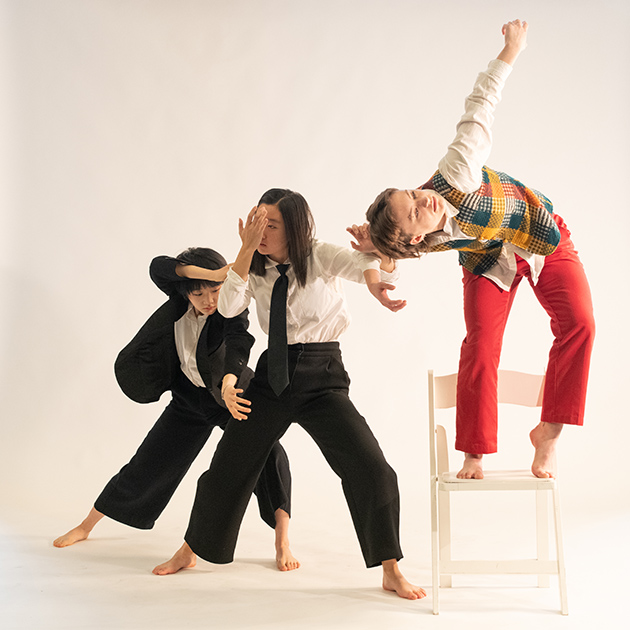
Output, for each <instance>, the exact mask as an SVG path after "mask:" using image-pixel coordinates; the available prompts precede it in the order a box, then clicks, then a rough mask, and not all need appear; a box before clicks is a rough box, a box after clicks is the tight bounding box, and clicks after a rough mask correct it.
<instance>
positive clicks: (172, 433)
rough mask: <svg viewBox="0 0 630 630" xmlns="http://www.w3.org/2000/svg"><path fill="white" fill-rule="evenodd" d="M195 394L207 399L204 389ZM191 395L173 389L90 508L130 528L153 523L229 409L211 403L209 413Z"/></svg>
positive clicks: (145, 526) (142, 527) (222, 421)
mask: <svg viewBox="0 0 630 630" xmlns="http://www.w3.org/2000/svg"><path fill="white" fill-rule="evenodd" d="M190 387H194V386H193V385H192V384H191V385H190ZM198 389H199V388H195V390H198ZM193 395H196V396H199V397H204V398H208V397H209V394H208V392H206V391H205V390H201V391H198V392H194V393H193ZM189 397H190V396H189V395H188V394H187V396H186V397H184V396H182V395H181V394H179V393H178V392H177V391H175V392H173V400H172V401H171V403H170V404H169V405H168V406H167V407H166V409H165V410H164V412H163V413H162V415H161V416H160V418H159V419H158V421H157V422H156V423H155V425H154V426H153V428H152V429H151V430H150V431H149V433H148V434H147V436H146V438H145V439H144V441H143V442H142V444H141V445H140V447H139V448H138V450H137V452H136V454H135V455H134V456H133V457H132V458H131V460H130V461H129V463H128V464H126V465H125V466H123V468H122V469H121V470H120V472H119V473H118V474H117V475H115V476H114V477H113V478H112V479H111V480H110V481H109V483H108V484H107V485H106V486H105V488H104V489H103V491H102V492H101V494H100V496H99V497H98V498H97V500H96V502H95V504H94V506H95V508H96V509H97V510H98V511H99V512H102V513H103V514H105V515H106V516H108V517H110V518H112V519H114V520H116V521H119V522H121V523H124V524H125V525H129V526H131V527H137V528H139V529H151V528H152V527H153V525H154V524H155V520H156V519H157V518H158V517H159V516H160V514H161V513H162V511H163V510H164V508H165V507H166V505H167V504H168V502H169V501H170V499H171V497H172V496H173V493H174V492H175V490H176V489H177V487H178V486H179V484H180V482H181V481H182V479H183V478H184V476H185V475H186V473H187V472H188V469H189V468H190V466H191V465H192V463H193V461H194V460H195V458H196V457H197V455H198V454H199V452H200V451H201V449H202V448H203V446H204V445H205V444H206V442H207V441H208V438H209V436H210V433H211V432H212V429H213V428H214V426H216V425H217V424H221V423H224V422H225V420H226V417H225V414H227V411H225V410H224V409H223V408H222V407H219V406H218V405H217V404H216V403H214V401H213V402H212V403H210V405H211V406H212V409H211V410H210V412H209V413H202V410H201V409H200V407H199V405H197V404H196V402H197V401H195V400H192V401H191V400H189V399H188V398H189ZM208 416H211V417H208Z"/></svg>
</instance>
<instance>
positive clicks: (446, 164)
mask: <svg viewBox="0 0 630 630" xmlns="http://www.w3.org/2000/svg"><path fill="white" fill-rule="evenodd" d="M510 72H512V66H510V65H509V64H507V63H505V62H504V61H501V60H500V59H493V60H492V61H491V62H490V63H489V64H488V69H487V70H486V71H485V72H482V73H481V74H479V76H478V77H477V81H476V83H475V87H474V88H473V91H472V93H471V94H470V96H468V98H467V99H466V106H465V111H464V115H463V116H462V117H461V119H460V121H459V123H457V128H456V134H455V139H454V140H453V142H452V143H451V144H450V145H449V147H448V149H447V150H446V155H445V156H444V157H443V158H442V159H441V160H440V163H439V165H438V168H439V171H440V173H442V175H443V176H444V177H445V178H446V181H447V182H448V183H449V184H450V185H451V186H454V187H455V188H457V190H461V191H462V192H464V193H469V192H473V191H475V190H477V189H478V188H479V186H481V168H482V167H483V165H484V164H485V163H486V160H487V159H488V156H489V155H490V149H491V148H492V131H491V127H492V123H493V122H494V110H495V109H496V106H497V105H498V103H499V101H500V100H501V91H502V90H503V86H504V85H505V80H506V79H507V77H508V76H509V74H510Z"/></svg>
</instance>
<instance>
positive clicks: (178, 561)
mask: <svg viewBox="0 0 630 630" xmlns="http://www.w3.org/2000/svg"><path fill="white" fill-rule="evenodd" d="M196 564H197V556H196V555H195V554H194V553H193V550H192V549H191V548H190V547H189V546H188V543H184V544H183V545H182V546H181V547H180V548H179V549H178V550H177V551H176V552H175V555H174V556H173V557H172V558H171V559H170V560H167V561H166V562H164V563H163V564H158V565H157V567H155V569H153V573H154V574H155V575H171V574H172V573H177V572H178V571H181V570H182V569H192V568H193V567H194V566H195V565H196Z"/></svg>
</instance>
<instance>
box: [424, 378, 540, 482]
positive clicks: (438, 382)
mask: <svg viewBox="0 0 630 630" xmlns="http://www.w3.org/2000/svg"><path fill="white" fill-rule="evenodd" d="M544 384H545V376H544V374H526V373H525V372H514V371H512V370H499V384H498V400H499V402H500V403H508V404H513V405H522V406H525V407H540V406H541V405H542V397H543V388H544ZM456 404H457V374H447V375H445V376H434V374H433V370H429V463H430V469H431V477H432V478H433V477H434V476H435V475H437V474H441V473H443V472H447V471H448V447H447V444H446V432H445V430H444V427H442V426H440V425H437V426H436V424H435V410H436V409H448V408H450V407H454V406H455V405H456Z"/></svg>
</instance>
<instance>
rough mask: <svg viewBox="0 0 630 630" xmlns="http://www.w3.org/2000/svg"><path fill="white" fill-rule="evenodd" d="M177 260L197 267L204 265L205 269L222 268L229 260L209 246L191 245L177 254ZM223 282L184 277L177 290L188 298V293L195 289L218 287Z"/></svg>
mask: <svg viewBox="0 0 630 630" xmlns="http://www.w3.org/2000/svg"><path fill="white" fill-rule="evenodd" d="M176 260H177V262H179V263H181V264H182V265H194V266H195V267H203V268H204V269H213V270H216V269H221V268H222V267H225V266H226V265H227V261H226V260H225V258H223V256H221V254H219V252H217V251H215V250H214V249H210V248H208V247H189V248H188V249H186V250H184V251H183V252H182V253H181V254H179V255H178V256H176ZM220 284H222V283H221V282H212V281H210V280H197V279H192V278H184V279H182V282H179V283H178V284H177V291H178V292H179V293H180V295H182V296H183V297H185V298H186V299H188V294H189V293H192V292H193V291H199V289H203V288H206V287H216V286H218V285H220Z"/></svg>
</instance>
